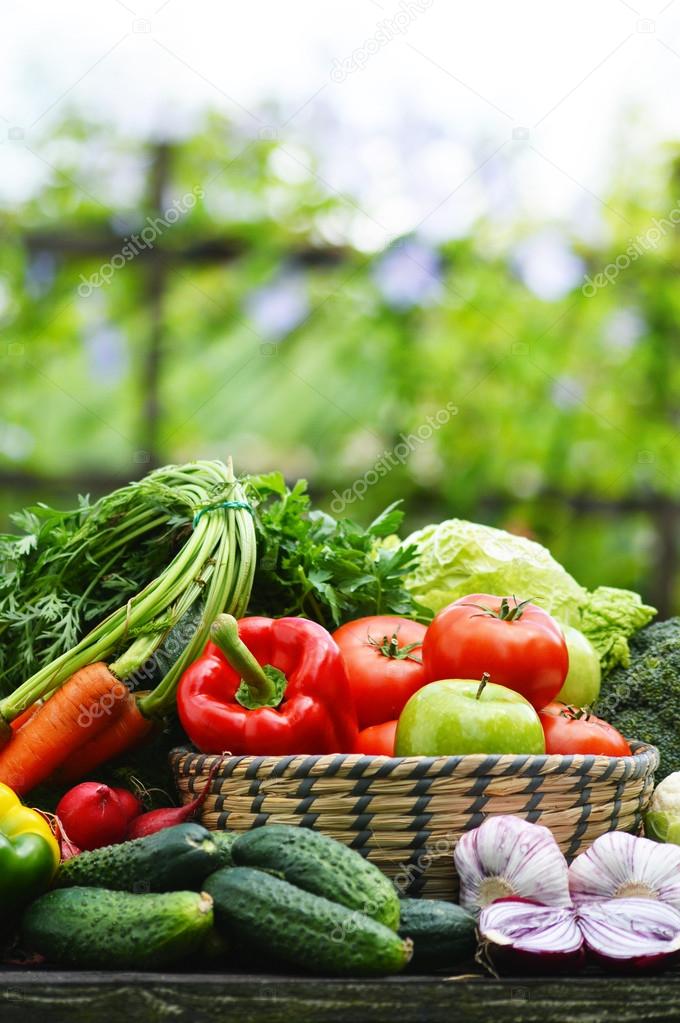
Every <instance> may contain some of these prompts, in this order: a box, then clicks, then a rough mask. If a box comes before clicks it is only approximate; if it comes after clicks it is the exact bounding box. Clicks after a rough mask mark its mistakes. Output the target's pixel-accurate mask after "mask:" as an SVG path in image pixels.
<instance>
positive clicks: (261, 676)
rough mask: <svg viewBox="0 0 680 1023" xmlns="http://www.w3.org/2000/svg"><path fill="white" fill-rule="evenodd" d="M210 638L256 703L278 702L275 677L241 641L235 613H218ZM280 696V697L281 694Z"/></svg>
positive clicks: (264, 704)
mask: <svg viewBox="0 0 680 1023" xmlns="http://www.w3.org/2000/svg"><path fill="white" fill-rule="evenodd" d="M210 638H211V639H212V641H213V643H215V644H216V645H217V646H218V647H219V648H220V650H221V651H222V653H223V654H224V656H225V657H226V659H227V660H228V661H229V664H230V665H231V667H232V668H233V669H234V671H236V672H238V675H239V676H240V678H241V681H242V682H243V683H244V684H245V685H246V686H247V688H248V689H249V691H250V695H251V698H252V700H253V702H254V703H255V702H256V703H258V704H260V705H262V706H267V705H268V704H271V703H272V701H274V702H275V703H277V702H278V700H277V699H276V697H277V688H276V685H275V683H274V681H273V679H272V678H271V677H270V676H269V675H268V674H267V673H266V672H265V671H264V669H263V668H262V666H261V665H260V664H259V662H258V661H257V660H256V659H255V658H254V657H253V655H252V654H251V652H250V650H249V649H248V647H247V646H246V645H245V643H243V642H242V641H241V639H240V637H239V634H238V622H237V621H236V619H235V618H234V616H233V615H227V614H221V615H218V616H217V618H216V619H215V621H214V622H213V624H212V627H211V629H210ZM278 698H279V699H280V694H279V697H278Z"/></svg>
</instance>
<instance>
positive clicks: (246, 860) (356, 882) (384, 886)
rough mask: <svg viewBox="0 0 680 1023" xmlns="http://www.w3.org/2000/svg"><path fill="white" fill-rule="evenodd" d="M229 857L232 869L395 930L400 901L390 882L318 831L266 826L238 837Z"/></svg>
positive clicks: (371, 865)
mask: <svg viewBox="0 0 680 1023" xmlns="http://www.w3.org/2000/svg"><path fill="white" fill-rule="evenodd" d="M232 856H233V859H234V863H235V864H236V865H237V866H243V867H257V868H258V869H260V870H268V871H269V872H270V873H273V874H278V875H279V876H280V877H282V878H283V879H284V880H285V881H288V882H289V883H290V884H294V885H296V886H297V887H298V888H304V889H305V891H308V892H311V893H312V894H313V895H322V896H323V897H324V898H326V899H330V900H331V901H332V902H339V903H340V905H342V906H347V907H348V909H355V910H358V911H359V912H360V913H365V914H366V915H367V916H371V917H373V919H374V920H377V921H378V922H379V923H381V924H385V926H386V927H391V928H392V929H393V930H395V931H396V929H397V927H398V926H399V898H398V896H397V892H396V889H395V887H394V885H393V884H392V882H391V881H390V880H389V878H387V877H386V876H385V875H384V874H383V873H382V871H380V870H378V868H377V867H376V866H375V865H374V864H373V863H369V861H368V860H365V859H364V858H363V856H360V855H359V853H358V852H355V850H354V849H350V848H349V847H348V846H346V845H342V843H340V842H336V841H335V840H334V839H333V838H327V836H326V835H322V834H320V833H319V832H318V831H311V830H310V829H309V828H296V827H292V826H290V825H288V824H265V825H263V826H262V827H259V828H254V829H253V830H252V831H246V832H244V833H243V834H241V835H239V836H238V838H237V839H236V841H235V842H234V846H233V848H232Z"/></svg>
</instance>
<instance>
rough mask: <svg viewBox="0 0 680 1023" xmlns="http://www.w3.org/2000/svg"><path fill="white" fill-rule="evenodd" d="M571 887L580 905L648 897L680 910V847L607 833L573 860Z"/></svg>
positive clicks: (573, 897) (570, 870) (613, 832)
mask: <svg viewBox="0 0 680 1023" xmlns="http://www.w3.org/2000/svg"><path fill="white" fill-rule="evenodd" d="M569 889H570V891H571V896H572V899H573V901H574V904H575V905H577V906H579V905H583V904H588V903H600V902H604V901H606V900H607V899H622V898H649V899H655V900H658V901H659V902H663V903H666V904H668V905H670V906H672V907H673V908H674V909H676V910H680V846H676V845H664V844H662V843H659V842H652V841H651V840H650V839H649V838H639V837H636V836H635V835H629V834H627V833H626V832H625V831H610V832H607V833H606V834H604V835H600V837H599V838H596V839H595V841H594V842H593V844H592V845H591V846H590V848H589V849H586V851H585V852H582V853H580V854H579V855H578V856H577V857H576V859H575V860H573V862H572V864H571V866H570V867H569Z"/></svg>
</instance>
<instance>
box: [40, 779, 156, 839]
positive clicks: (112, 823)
mask: <svg viewBox="0 0 680 1023" xmlns="http://www.w3.org/2000/svg"><path fill="white" fill-rule="evenodd" d="M141 809H142V804H141V803H140V802H139V800H138V799H136V798H135V797H134V796H133V795H132V793H131V792H128V791H127V789H119V788H110V787H109V786H108V785H103V784H100V782H96V781H85V782H82V783H81V784H80V785H76V786H75V787H74V788H72V789H69V791H68V792H67V793H66V794H65V795H64V796H62V798H61V799H60V800H59V803H58V805H57V817H58V818H59V820H60V822H61V824H62V825H63V831H65V832H66V834H67V835H68V837H69V842H70V843H71V844H72V845H73V846H76V847H77V848H78V849H87V850H91V849H99V848H100V847H101V846H103V845H115V844H116V843H118V842H123V841H125V837H126V834H127V830H128V828H129V826H130V821H131V820H132V819H133V818H134V817H136V816H138V815H139V813H140V812H141Z"/></svg>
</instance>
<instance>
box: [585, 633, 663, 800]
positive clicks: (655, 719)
mask: <svg viewBox="0 0 680 1023" xmlns="http://www.w3.org/2000/svg"><path fill="white" fill-rule="evenodd" d="M595 713H596V714H597V715H598V716H599V717H602V718H604V719H605V720H606V721H609V722H611V724H613V725H614V726H615V727H616V728H618V729H619V731H620V732H623V734H624V735H625V736H626V737H627V738H628V739H638V740H639V741H640V742H648V743H651V744H652V745H653V746H656V747H657V749H658V750H659V754H660V756H661V762H660V765H659V769H658V771H657V774H656V780H657V781H660V780H661V779H662V778H665V777H666V775H668V774H671V773H672V772H673V771H680V618H669V619H668V621H665V622H656V623H655V624H654V625H647V626H646V628H644V629H641V630H640V632H638V633H637V635H635V636H634V637H633V638H632V639H631V641H630V664H629V665H628V667H627V668H623V667H619V668H615V670H614V671H612V672H611V674H610V675H608V676H607V678H606V679H605V680H604V681H603V683H602V691H601V693H600V698H599V700H598V702H597V706H596V707H595Z"/></svg>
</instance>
